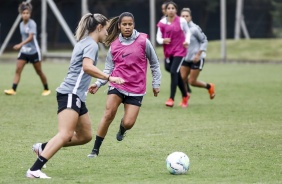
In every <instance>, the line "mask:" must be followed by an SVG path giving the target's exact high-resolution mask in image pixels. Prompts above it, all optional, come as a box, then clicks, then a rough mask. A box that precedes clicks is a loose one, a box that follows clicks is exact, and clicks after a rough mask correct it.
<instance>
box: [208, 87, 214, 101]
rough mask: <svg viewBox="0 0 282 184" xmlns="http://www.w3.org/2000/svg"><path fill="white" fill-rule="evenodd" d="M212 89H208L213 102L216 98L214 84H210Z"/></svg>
mask: <svg viewBox="0 0 282 184" xmlns="http://www.w3.org/2000/svg"><path fill="white" fill-rule="evenodd" d="M210 86H211V87H210V89H208V91H209V94H210V99H211V100H212V99H213V98H214V97H215V91H214V84H212V83H210Z"/></svg>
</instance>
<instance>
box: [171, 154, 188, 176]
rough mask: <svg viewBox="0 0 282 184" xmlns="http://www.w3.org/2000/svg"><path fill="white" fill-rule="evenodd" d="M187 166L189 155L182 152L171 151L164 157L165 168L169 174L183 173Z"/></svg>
mask: <svg viewBox="0 0 282 184" xmlns="http://www.w3.org/2000/svg"><path fill="white" fill-rule="evenodd" d="M189 166H190V160H189V157H188V156H187V155H186V154H185V153H183V152H173V153H171V154H170V155H168V157H167V158H166V168H167V170H168V171H169V173H170V174H185V173H186V172H187V171H188V170H189Z"/></svg>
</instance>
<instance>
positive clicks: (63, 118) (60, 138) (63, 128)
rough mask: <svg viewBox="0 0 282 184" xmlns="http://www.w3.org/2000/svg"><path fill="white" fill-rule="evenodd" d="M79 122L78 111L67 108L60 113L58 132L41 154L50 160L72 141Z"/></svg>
mask: <svg viewBox="0 0 282 184" xmlns="http://www.w3.org/2000/svg"><path fill="white" fill-rule="evenodd" d="M77 123H78V113H77V112H76V111H74V110H72V109H65V110H63V111H61V112H60V113H59V114H58V133H57V134H56V135H55V136H54V137H53V138H52V139H51V140H50V141H48V143H47V145H46V146H45V148H44V150H43V152H42V153H41V156H43V157H44V158H46V159H47V160H49V159H50V158H51V157H52V156H53V155H54V154H55V153H56V152H57V151H58V150H59V149H60V148H61V147H63V146H64V145H65V144H66V143H68V142H70V141H71V138H72V137H73V134H74V131H75V129H76V127H77Z"/></svg>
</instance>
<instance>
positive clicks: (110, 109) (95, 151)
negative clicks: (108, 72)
mask: <svg viewBox="0 0 282 184" xmlns="http://www.w3.org/2000/svg"><path fill="white" fill-rule="evenodd" d="M121 103H122V99H121V97H120V96H118V95H117V94H108V96H107V101H106V109H105V112H104V115H103V117H102V119H101V120H100V123H99V125H98V130H97V133H96V138H95V142H94V146H93V148H92V151H91V153H90V154H89V155H88V157H89V158H94V157H97V156H98V155H99V151H100V147H101V145H102V143H103V140H104V138H105V136H106V135H107V132H108V129H109V126H110V124H111V123H112V121H113V120H114V118H115V116H116V113H117V109H118V107H119V105H120V104H121Z"/></svg>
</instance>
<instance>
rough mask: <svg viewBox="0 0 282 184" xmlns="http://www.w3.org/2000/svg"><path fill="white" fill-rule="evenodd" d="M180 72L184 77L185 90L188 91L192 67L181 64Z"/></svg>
mask: <svg viewBox="0 0 282 184" xmlns="http://www.w3.org/2000/svg"><path fill="white" fill-rule="evenodd" d="M180 74H181V78H182V80H183V82H184V87H185V90H186V91H188V87H187V84H188V76H189V74H190V67H188V66H181V68H180Z"/></svg>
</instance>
